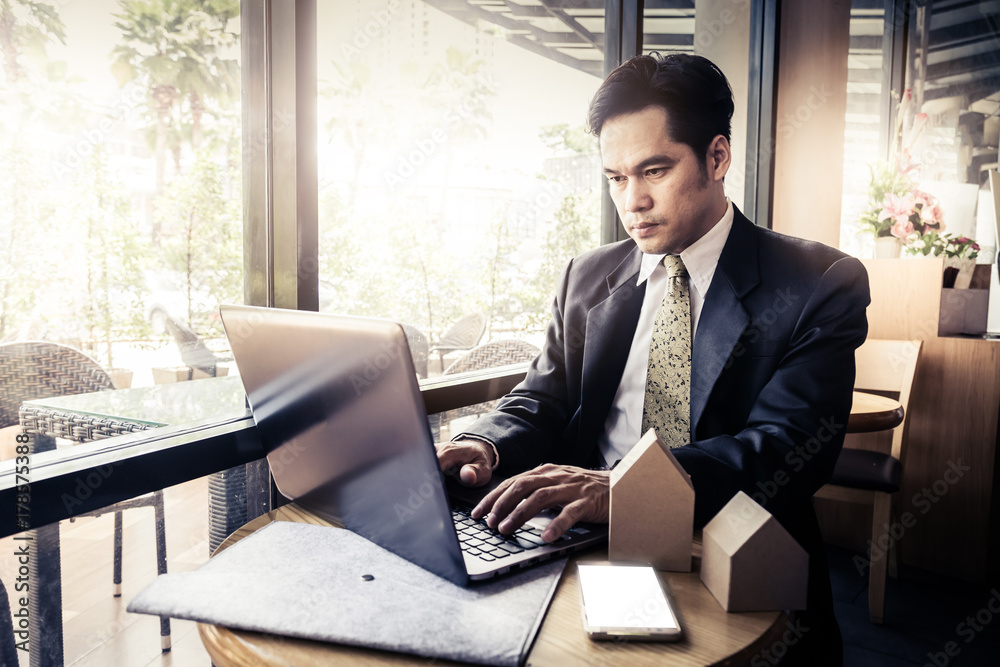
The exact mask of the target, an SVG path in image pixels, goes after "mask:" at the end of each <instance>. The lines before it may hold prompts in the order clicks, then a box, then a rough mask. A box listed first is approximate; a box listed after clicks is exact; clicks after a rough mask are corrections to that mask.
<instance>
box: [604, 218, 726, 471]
mask: <svg viewBox="0 0 1000 667" xmlns="http://www.w3.org/2000/svg"><path fill="white" fill-rule="evenodd" d="M732 226H733V203H732V202H731V201H728V200H727V206H726V212H725V214H723V216H722V219H721V220H719V222H717V223H716V224H715V226H714V227H712V228H711V229H709V230H708V232H706V233H705V235H704V236H702V237H701V238H700V239H698V240H697V241H695V242H694V243H692V244H691V246H690V247H688V248H687V249H686V250H684V252H682V253H681V259H682V260H683V261H684V266H685V267H687V271H688V276H689V284H690V287H691V331H692V350H693V349H694V346H693V342H694V335H696V333H697V331H698V320H699V318H700V317H701V309H702V306H703V305H704V304H705V294H706V293H707V292H708V288H709V286H710V285H711V284H712V278H713V276H715V267H716V266H717V265H718V263H719V256H720V255H721V254H722V248H723V247H724V246H725V245H726V239H728V238H729V230H730V229H731V228H732ZM664 257H665V255H646V254H643V256H642V265H641V267H640V269H639V280H638V282H637V283H636V285H642V283H643V281H648V284H647V285H646V294H645V296H644V297H643V300H642V310H641V311H640V312H639V323H638V324H637V325H636V327H635V335H634V336H633V338H632V347H631V348H630V349H629V353H628V361H626V362H625V372H624V373H622V379H621V383H619V385H618V391H617V392H616V393H615V400H614V402H613V403H612V404H611V412H609V413H608V419H607V421H605V422H604V433H602V434H601V436H600V438H599V439H598V445H599V446H600V448H601V454H602V455H603V456H604V460H605V461H606V462H607V465H608V467H612V466H613V465H614V464H615V463H617V462H618V461H620V460H621V459H622V457H624V456H625V455H626V454H627V453H628V452H629V450H630V449H632V447H633V446H634V445H635V443H636V442H638V441H639V438H640V436H642V433H641V432H640V431H641V429H642V410H643V401H644V398H645V395H646V369H647V367H648V365H649V345H650V342H652V340H653V322H654V320H655V319H656V311H657V310H658V309H659V307H660V302H661V301H663V296H664V295H665V294H666V293H667V269H666V268H665V267H664V266H663V258H664ZM691 426H692V427H694V424H692V425H691Z"/></svg>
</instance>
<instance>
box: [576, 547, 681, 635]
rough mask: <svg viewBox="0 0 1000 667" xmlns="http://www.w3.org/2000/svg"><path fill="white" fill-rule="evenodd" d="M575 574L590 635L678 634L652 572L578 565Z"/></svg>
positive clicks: (676, 625) (622, 567) (628, 568)
mask: <svg viewBox="0 0 1000 667" xmlns="http://www.w3.org/2000/svg"><path fill="white" fill-rule="evenodd" d="M578 570H579V573H580V590H581V592H582V594H583V606H584V617H585V621H586V625H587V630H588V631H589V632H591V633H592V634H594V633H596V634H629V632H628V631H630V630H634V631H648V632H649V633H651V634H657V633H661V634H676V633H677V632H679V630H680V627H679V625H678V623H677V617H676V615H675V614H674V612H673V609H671V607H670V602H669V601H668V600H667V597H666V595H665V594H664V592H663V588H662V587H661V586H660V582H659V580H658V579H657V578H656V572H655V571H654V570H653V568H651V567H648V566H629V565H585V564H580V565H579V566H578ZM618 630H620V631H622V632H621V633H616V632H615V631H618Z"/></svg>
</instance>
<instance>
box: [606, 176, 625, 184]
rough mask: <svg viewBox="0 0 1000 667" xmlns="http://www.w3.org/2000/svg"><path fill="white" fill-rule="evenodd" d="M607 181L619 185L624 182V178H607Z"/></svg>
mask: <svg viewBox="0 0 1000 667" xmlns="http://www.w3.org/2000/svg"><path fill="white" fill-rule="evenodd" d="M608 180H609V181H611V182H612V183H621V182H622V181H624V180H625V177H624V176H608Z"/></svg>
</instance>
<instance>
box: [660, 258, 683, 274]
mask: <svg viewBox="0 0 1000 667" xmlns="http://www.w3.org/2000/svg"><path fill="white" fill-rule="evenodd" d="M663 266H665V267H666V268H667V277H668V278H683V277H685V276H687V267H686V266H684V260H682V259H681V256H680V255H667V256H666V257H664V258H663Z"/></svg>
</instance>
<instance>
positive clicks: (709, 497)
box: [465, 210, 869, 553]
mask: <svg viewBox="0 0 1000 667" xmlns="http://www.w3.org/2000/svg"><path fill="white" fill-rule="evenodd" d="M640 261H641V253H640V252H639V250H638V248H636V246H635V244H634V243H633V242H632V241H631V240H628V241H623V242H621V243H616V244H613V245H608V246H603V247H601V248H598V249H596V250H593V251H591V252H588V253H585V254H583V255H581V256H579V257H577V258H575V259H574V260H573V261H572V262H571V263H570V265H569V267H568V268H567V269H566V272H565V274H564V276H563V279H562V283H561V285H560V288H559V292H558V294H557V295H556V299H555V304H554V306H553V316H552V322H551V324H550V325H549V328H548V331H547V333H546V341H545V345H544V349H543V350H542V353H541V355H540V356H539V357H538V358H537V359H536V360H535V361H534V362H533V363H532V365H531V368H530V370H529V372H528V375H527V377H526V378H525V380H524V381H523V382H522V383H521V384H520V385H518V386H517V387H516V388H515V389H514V390H513V391H512V392H511V393H510V394H509V395H508V396H506V397H505V398H504V399H503V400H502V401H501V402H500V404H499V405H498V407H497V409H496V410H495V411H494V412H492V413H490V414H489V415H486V416H485V417H483V418H482V419H480V420H478V421H477V422H476V423H475V424H474V425H473V426H472V427H471V428H469V429H467V430H466V431H465V433H467V434H469V435H477V436H479V437H482V438H485V439H487V440H490V441H491V442H493V443H495V444H496V446H497V450H498V452H499V455H500V468H499V473H500V474H503V475H510V474H513V473H516V472H521V471H523V470H526V469H529V468H531V467H534V466H536V465H538V464H540V463H543V462H552V463H565V464H571V465H578V466H583V467H589V466H591V465H593V464H594V463H595V462H596V461H597V456H598V451H597V442H598V437H599V436H600V434H601V433H602V431H603V428H604V422H605V420H606V418H607V415H608V412H609V410H610V407H611V403H612V401H613V399H614V396H615V392H616V390H617V388H618V383H619V381H620V380H621V376H622V372H623V370H624V367H625V361H626V359H627V357H628V353H629V348H630V346H631V344H632V336H633V333H634V331H635V326H636V322H637V321H638V318H639V310H640V308H641V306H642V297H643V294H644V291H645V283H644V284H643V285H642V286H639V287H637V286H636V284H635V283H636V280H637V275H638V272H639V266H640ZM868 303H869V294H868V277H867V274H866V272H865V270H864V267H863V266H862V265H861V263H860V262H859V261H857V260H856V259H853V258H851V257H848V256H846V255H844V254H843V253H841V252H839V251H837V250H834V249H832V248H829V247H827V246H824V245H821V244H818V243H813V242H809V241H804V240H801V239H796V238H792V237H788V236H783V235H781V234H777V233H774V232H771V231H768V230H766V229H762V228H760V227H757V226H755V225H754V224H753V223H751V222H750V221H749V220H747V219H746V217H744V216H743V215H742V214H741V213H740V212H739V210H736V211H735V216H734V220H733V226H732V230H731V232H730V234H729V238H728V240H727V241H726V244H725V247H724V249H723V251H722V255H721V257H720V258H719V264H718V268H717V269H716V272H715V276H714V278H713V280H712V284H711V286H710V288H709V290H708V293H707V294H706V297H705V303H704V307H703V309H702V313H701V318H700V320H699V323H698V330H697V332H696V334H695V339H694V348H693V351H692V378H691V423H692V433H693V436H694V437H693V442H692V443H691V444H689V445H685V446H683V447H678V448H675V449H673V450H672V451H673V454H674V455H675V456H676V457H677V460H678V461H679V462H680V463H681V465H683V466H684V469H685V470H686V471H687V472H688V474H690V475H691V480H692V482H693V483H694V487H695V526H696V527H701V526H703V525H704V524H705V523H706V522H707V521H708V520H709V519H711V518H712V517H713V516H714V515H715V514H716V513H717V512H718V511H719V510H720V509H721V508H722V506H723V505H724V504H725V503H726V502H728V501H729V499H730V498H732V496H733V495H734V494H735V493H736V492H737V491H739V490H742V491H744V492H746V493H747V494H749V495H750V496H751V497H753V498H754V499H756V500H757V501H758V502H761V504H763V505H764V506H765V507H766V508H767V509H768V510H769V511H770V512H771V513H772V514H774V515H775V517H776V518H778V520H779V521H781V522H782V523H783V524H784V525H785V527H786V528H787V529H788V530H789V531H790V532H791V533H792V534H793V535H795V536H796V537H797V538H798V539H799V541H800V542H802V543H803V545H804V546H805V547H806V549H807V550H810V551H811V552H813V553H815V551H816V550H817V549H821V548H822V546H821V544H819V545H817V541H818V532H817V531H816V530H815V521H816V519H815V514H814V513H813V511H812V503H811V500H810V499H811V497H812V495H813V494H814V493H815V491H816V490H817V489H818V488H819V487H820V486H822V485H823V484H824V483H825V482H826V481H827V480H828V479H829V477H830V474H831V472H832V471H833V465H834V462H835V461H836V460H837V456H838V454H839V452H840V448H841V445H842V444H843V440H844V433H845V427H846V424H847V417H848V415H849V413H850V408H851V391H852V388H853V384H854V350H855V349H856V348H857V347H858V346H859V345H860V344H861V343H862V342H863V341H864V340H865V337H866V335H867V330H868V323H867V319H866V317H865V309H866V308H867V306H868Z"/></svg>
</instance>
